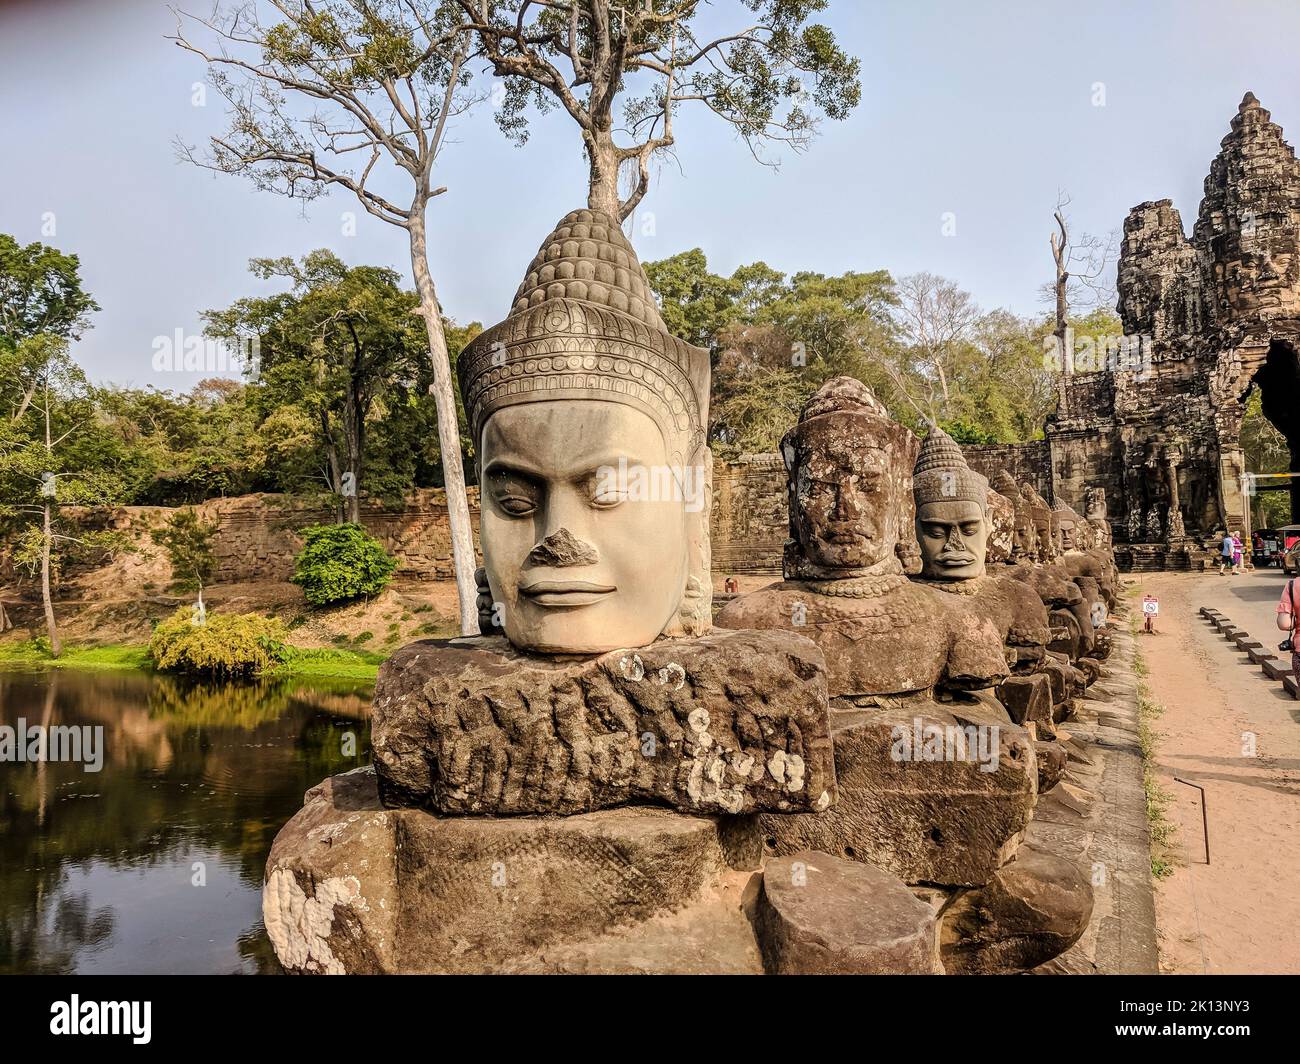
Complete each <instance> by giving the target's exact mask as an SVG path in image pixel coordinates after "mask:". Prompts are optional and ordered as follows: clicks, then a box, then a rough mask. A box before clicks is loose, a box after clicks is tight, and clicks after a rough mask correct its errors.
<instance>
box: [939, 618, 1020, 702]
mask: <svg viewBox="0 0 1300 1064" xmlns="http://www.w3.org/2000/svg"><path fill="white" fill-rule="evenodd" d="M947 623H948V628H949V633H950V634H949V638H950V643H949V650H948V662H947V667H946V669H945V670H944V676H943V678H942V680H941V681H940V686H941V687H948V688H950V689H953V690H960V691H977V690H981V689H983V688H985V687H996V686H997V685H998V684H1000V683H1001V682H1002V681H1003V680H1005V679H1006V678H1007V676H1008V668H1007V656H1006V651H1005V650H1004V648H1003V643H1002V635H1001V633H1000V632H999V631H998V630H997V628H996V627H995V626H994V625H993V622H992V621H990V620H987V619H984V618H981V617H977V616H976V615H975V614H974V613H972V612H971V611H970V610H968V609H965V608H958V609H954V610H953V611H952V612H951V613H950V614H949V616H948V622H947Z"/></svg>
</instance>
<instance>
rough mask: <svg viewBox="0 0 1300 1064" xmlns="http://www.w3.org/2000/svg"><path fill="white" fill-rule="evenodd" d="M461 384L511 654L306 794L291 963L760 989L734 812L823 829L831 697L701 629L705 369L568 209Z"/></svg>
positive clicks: (615, 250) (586, 223)
mask: <svg viewBox="0 0 1300 1064" xmlns="http://www.w3.org/2000/svg"><path fill="white" fill-rule="evenodd" d="M458 371H459V375H460V383H461V390H462V396H463V398H464V402H465V410H466V413H467V415H468V418H469V423H470V426H471V429H472V431H473V433H474V438H475V442H476V445H477V450H478V454H479V460H480V462H481V467H482V468H481V484H482V500H483V502H482V529H481V538H482V548H483V556H484V571H483V574H482V576H483V579H482V584H481V587H480V607H481V613H482V614H483V616H484V619H485V620H488V621H490V622H491V626H492V627H493V628H496V629H499V630H500V631H502V632H504V636H503V635H500V634H490V635H485V636H482V637H479V638H472V639H455V640H451V641H449V642H426V643H417V644H413V645H411V646H408V647H406V648H404V649H402V650H400V651H398V653H397V654H395V655H394V656H393V657H392V658H391V659H390V660H389V661H388V662H387V663H386V664H385V665H384V667H383V668H382V669H381V671H380V676H379V680H378V684H377V687H376V694H375V702H374V714H373V719H372V746H373V752H374V769H373V771H371V770H365V771H363V772H358V773H353V774H349V775H348V776H342V777H337V778H335V779H333V780H329V781H326V783H325V784H322V785H321V786H320V787H318V788H316V789H314V790H313V791H312V792H311V793H310V794H309V795H308V799H307V805H306V807H305V808H304V809H303V810H302V811H301V812H300V813H299V814H298V815H297V816H296V817H295V818H294V819H293V820H292V821H291V822H290V823H289V824H288V825H287V826H286V827H285V829H284V830H283V831H282V832H281V833H280V836H279V837H278V838H277V840H276V843H275V846H274V848H273V850H272V853H271V856H270V859H269V861H268V869H267V871H268V875H267V887H266V892H265V896H264V910H265V915H266V923H267V927H268V930H269V932H270V934H271V938H272V941H273V943H274V944H275V947H276V951H277V953H278V954H279V955H280V957H281V958H282V960H284V963H285V964H286V966H287V967H290V968H293V969H295V970H326V971H329V970H342V971H350V972H370V971H488V970H491V971H568V970H584V971H625V970H630V971H637V970H644V971H690V970H711V971H758V970H762V966H763V965H762V960H761V958H760V952H759V944H758V943H757V942H756V940H755V936H754V933H753V931H752V930H751V928H750V927H749V924H748V922H747V921H746V919H745V918H744V916H743V915H742V914H741V912H740V908H739V905H738V898H739V889H740V886H743V882H744V877H742V878H741V879H740V880H739V882H737V880H736V879H735V875H736V873H732V872H731V871H730V867H731V865H730V858H729V856H728V854H727V852H726V851H725V850H724V846H723V840H722V834H721V826H720V820H719V817H725V816H733V815H737V814H742V813H752V812H755V811H760V810H774V811H777V810H779V811H791V812H799V811H815V810H824V809H826V808H827V807H829V806H830V805H832V804H833V802H834V800H835V794H836V790H835V774H834V763H833V752H832V746H831V737H830V724H829V715H828V701H827V699H828V696H827V674H826V667H825V661H824V658H823V656H822V654H821V652H820V651H819V650H818V649H817V647H816V646H814V645H813V644H812V643H811V642H809V641H808V640H807V639H805V638H803V637H802V635H801V634H800V633H798V632H797V631H794V630H788V629H787V630H784V631H765V632H755V631H744V632H738V631H720V632H710V631H709V629H710V616H709V614H710V608H709V597H710V596H709V587H710V576H709V550H708V536H707V524H706V522H707V520H708V516H709V472H710V469H711V463H710V461H709V456H708V452H707V449H706V445H705V427H706V425H707V421H708V379H709V356H708V352H706V351H702V350H699V349H696V348H692V347H690V346H688V345H686V344H684V343H682V342H681V341H679V340H677V339H675V338H674V337H673V336H671V335H670V334H669V333H668V331H667V329H666V328H665V327H664V325H663V322H662V320H661V318H660V316H659V313H658V310H657V308H656V306H655V303H654V300H653V298H652V296H651V293H650V290H649V285H648V283H647V281H646V278H645V274H644V272H643V271H642V269H641V267H640V265H639V263H638V262H637V260H636V257H635V254H634V253H633V251H632V248H631V245H630V244H629V243H628V242H627V240H626V238H625V237H624V236H623V233H622V231H621V229H620V228H619V226H618V225H617V223H615V222H613V221H611V220H610V219H608V218H604V217H603V216H601V215H599V214H597V213H594V212H591V211H577V212H574V213H573V214H571V215H569V216H568V217H566V218H565V219H564V220H563V221H562V222H561V223H560V225H559V227H558V228H557V229H556V230H555V232H554V233H553V234H552V235H551V236H550V237H549V238H548V239H547V241H546V242H545V243H544V244H543V246H542V249H541V251H540V252H539V253H538V255H537V257H536V258H535V259H534V261H533V263H532V264H531V266H530V267H529V269H528V273H527V276H526V279H525V281H524V283H523V285H522V286H521V288H520V289H519V292H518V295H517V296H516V299H515V303H514V308H513V310H512V312H511V314H510V315H509V316H508V317H507V318H506V320H505V321H503V322H501V323H500V324H499V325H496V326H494V327H493V328H491V329H489V330H488V331H487V332H485V333H484V334H482V335H481V336H480V337H478V338H477V339H476V341H475V342H474V343H473V344H471V345H470V346H469V347H468V348H467V349H466V350H465V351H464V352H463V353H462V355H461V357H460V359H459V361H458ZM381 799H382V801H381ZM674 810H676V811H674ZM900 889H901V885H900ZM674 921H676V922H674ZM928 927H929V935H930V942H931V944H933V934H934V931H933V918H932V916H931V917H930V918H929V924H928ZM633 930H634V931H635V936H636V937H635V941H632V942H630V941H629V940H628V938H627V936H628V935H629V934H632V932H633ZM684 938H685V939H686V940H688V941H686V942H685V943H684V942H683V939H684Z"/></svg>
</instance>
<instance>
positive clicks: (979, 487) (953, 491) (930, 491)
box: [913, 428, 989, 580]
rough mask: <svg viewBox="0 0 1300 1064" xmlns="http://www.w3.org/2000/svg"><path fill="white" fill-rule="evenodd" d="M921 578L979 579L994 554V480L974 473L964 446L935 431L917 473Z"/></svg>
mask: <svg viewBox="0 0 1300 1064" xmlns="http://www.w3.org/2000/svg"><path fill="white" fill-rule="evenodd" d="M913 480H914V484H915V489H914V490H915V493H916V537H917V539H918V541H919V542H920V544H921V557H922V569H921V575H922V576H924V577H925V578H926V579H927V580H974V579H976V578H977V577H980V576H983V575H984V567H985V558H986V555H987V550H988V538H989V525H988V492H989V482H988V481H987V480H985V479H984V477H982V476H980V475H979V474H978V473H976V472H974V471H973V470H971V469H970V467H969V466H968V465H967V464H966V459H965V457H963V455H962V453H961V448H960V447H958V446H957V444H956V443H955V442H954V441H953V440H952V438H951V437H949V436H948V435H947V433H945V432H944V431H943V430H942V429H938V428H935V429H931V430H930V434H929V435H928V436H927V437H926V438H925V443H923V444H922V445H921V455H920V457H919V459H918V460H917V463H916V471H915V473H914V475H913Z"/></svg>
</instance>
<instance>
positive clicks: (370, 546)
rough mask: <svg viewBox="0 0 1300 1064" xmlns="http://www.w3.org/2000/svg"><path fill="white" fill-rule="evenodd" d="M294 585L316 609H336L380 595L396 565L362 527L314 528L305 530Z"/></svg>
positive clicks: (314, 526) (319, 526)
mask: <svg viewBox="0 0 1300 1064" xmlns="http://www.w3.org/2000/svg"><path fill="white" fill-rule="evenodd" d="M302 535H303V548H302V551H301V552H300V553H299V554H298V557H297V558H296V559H295V560H294V571H293V582H294V583H295V584H297V585H298V586H299V587H301V588H302V590H303V594H304V595H305V596H306V598H307V601H308V602H310V603H311V604H312V605H313V606H334V605H337V604H339V603H342V602H353V601H355V600H356V599H359V598H370V597H372V596H374V595H378V594H379V593H380V592H381V591H383V590H384V588H386V587H387V586H388V582H389V581H390V580H391V579H392V577H393V572H394V571H395V570H396V569H397V563H396V562H395V561H394V560H393V559H392V558H390V557H389V556H388V554H387V552H386V551H385V550H384V548H383V546H382V545H381V544H380V543H379V541H378V540H377V539H375V538H374V537H373V536H371V535H369V534H368V533H367V532H366V530H365V529H364V528H362V527H361V526H360V525H313V526H311V527H310V528H304V529H303V530H302Z"/></svg>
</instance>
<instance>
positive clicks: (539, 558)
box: [524, 528, 600, 569]
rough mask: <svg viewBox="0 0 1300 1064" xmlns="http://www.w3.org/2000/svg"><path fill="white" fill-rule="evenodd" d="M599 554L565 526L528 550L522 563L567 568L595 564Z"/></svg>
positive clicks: (542, 566) (541, 566)
mask: <svg viewBox="0 0 1300 1064" xmlns="http://www.w3.org/2000/svg"><path fill="white" fill-rule="evenodd" d="M599 561H600V554H599V553H598V552H597V550H596V548H595V547H593V546H592V545H591V544H590V543H585V542H583V541H582V540H580V539H579V538H578V537H577V536H575V535H574V534H573V533H572V532H570V531H569V530H568V529H567V528H560V529H556V530H555V531H554V532H552V533H551V534H550V535H549V536H547V537H546V538H545V539H544V540H542V541H541V542H540V543H539V544H537V546H535V547H534V548H533V549H532V550H530V551H529V552H528V557H527V558H526V559H525V562H524V564H526V565H534V566H537V567H539V568H545V569H569V568H573V567H575V566H579V565H596V564H597V563H598V562H599Z"/></svg>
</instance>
